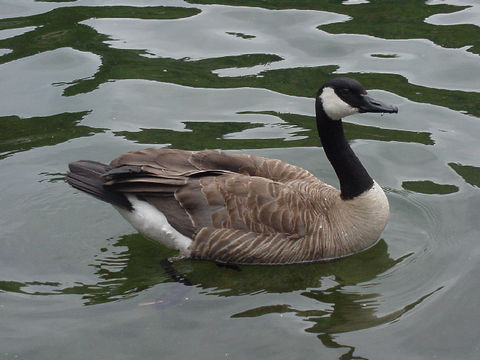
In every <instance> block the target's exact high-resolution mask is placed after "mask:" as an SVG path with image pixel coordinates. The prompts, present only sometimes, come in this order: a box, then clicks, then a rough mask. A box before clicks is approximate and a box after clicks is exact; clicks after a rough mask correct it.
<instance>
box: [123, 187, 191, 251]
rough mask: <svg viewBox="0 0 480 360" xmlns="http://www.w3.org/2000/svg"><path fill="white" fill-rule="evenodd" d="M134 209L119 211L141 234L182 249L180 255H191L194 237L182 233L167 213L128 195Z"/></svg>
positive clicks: (172, 247)
mask: <svg viewBox="0 0 480 360" xmlns="http://www.w3.org/2000/svg"><path fill="white" fill-rule="evenodd" d="M127 198H128V201H130V203H131V204H132V206H133V210H132V211H128V210H126V209H122V208H118V207H116V209H117V210H118V212H119V213H120V214H121V215H122V216H123V217H124V218H125V220H127V221H128V222H129V223H130V224H132V226H133V227H134V228H135V229H136V230H137V231H138V232H139V233H141V234H143V235H145V236H147V237H149V238H150V239H152V240H155V241H158V242H159V243H161V244H163V245H165V246H166V247H168V248H170V249H175V250H180V255H182V256H186V257H188V256H190V249H189V246H190V244H191V243H192V239H190V238H188V237H186V236H184V235H182V234H180V233H179V232H178V231H177V230H175V229H174V228H173V227H172V226H171V225H170V224H169V223H168V220H167V218H166V217H165V215H163V213H162V212H160V211H159V210H158V209H157V208H156V207H154V206H152V205H150V204H149V203H148V202H146V201H143V200H139V199H138V198H137V197H136V196H135V195H127Z"/></svg>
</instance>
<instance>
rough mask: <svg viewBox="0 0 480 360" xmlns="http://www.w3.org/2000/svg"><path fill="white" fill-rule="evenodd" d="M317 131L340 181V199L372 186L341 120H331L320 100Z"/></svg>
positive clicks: (371, 181)
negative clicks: (349, 141)
mask: <svg viewBox="0 0 480 360" xmlns="http://www.w3.org/2000/svg"><path fill="white" fill-rule="evenodd" d="M316 117H317V129H318V135H319V136H320V140H321V141H322V145H323V149H324V150H325V154H326V155H327V158H328V160H329V161H330V163H331V164H332V166H333V168H334V169H335V172H336V174H337V177H338V180H339V181H340V191H341V197H342V199H344V200H347V199H353V198H354V197H356V196H358V195H360V194H361V193H363V192H364V191H366V190H368V189H370V188H371V187H372V186H373V179H372V178H371V177H370V175H368V172H367V170H365V168H364V167H363V165H362V163H361V162H360V160H358V158H357V156H356V155H355V154H354V152H353V150H352V148H351V147H350V145H348V142H347V139H346V138H345V134H344V133H343V125H342V120H331V119H330V118H329V117H328V116H327V114H325V111H324V110H323V106H322V103H321V100H320V99H318V96H317V102H316Z"/></svg>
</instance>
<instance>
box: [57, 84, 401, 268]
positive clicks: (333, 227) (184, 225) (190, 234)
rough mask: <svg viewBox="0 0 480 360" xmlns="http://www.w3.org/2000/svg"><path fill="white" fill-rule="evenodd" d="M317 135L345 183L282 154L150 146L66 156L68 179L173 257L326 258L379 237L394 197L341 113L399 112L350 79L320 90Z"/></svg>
mask: <svg viewBox="0 0 480 360" xmlns="http://www.w3.org/2000/svg"><path fill="white" fill-rule="evenodd" d="M315 111H316V123H317V129H318V135H319V137H320V140H321V142H322V145H323V149H324V151H325V154H326V156H327V158H328V160H329V162H330V163H331V165H332V166H333V169H334V170H335V173H336V175H337V177H338V179H339V183H340V190H337V189H336V188H334V187H332V186H330V185H328V184H326V183H324V182H322V181H321V180H319V179H318V178H317V177H315V176H314V175H313V174H311V173H310V172H309V171H307V170H305V169H302V168H300V167H297V166H295V165H291V164H287V163H285V162H283V161H281V160H277V159H271V158H266V157H261V156H255V155H249V154H232V153H226V152H221V151H217V150H202V151H185V150H178V149H169V148H149V149H145V150H139V151H132V152H128V153H125V154H123V155H121V156H119V157H118V158H116V159H114V160H113V161H112V162H111V163H110V164H109V165H106V164H102V163H99V162H96V161H89V160H80V161H76V162H73V163H70V164H69V169H70V171H69V172H68V173H67V176H66V181H67V182H68V183H69V184H70V185H71V186H73V187H74V188H76V189H78V190H81V191H83V192H85V193H87V194H90V195H92V196H94V197H96V198H97V199H100V200H102V201H104V202H107V203H110V204H111V205H113V206H114V207H115V208H116V209H117V210H118V212H119V213H120V214H121V215H122V216H123V217H124V218H125V219H126V220H127V221H128V222H130V223H131V224H132V225H133V227H134V228H135V229H136V230H137V231H138V232H140V233H142V234H143V235H145V236H146V237H148V238H150V239H152V240H154V241H157V242H159V243H161V244H163V245H164V246H166V247H168V248H171V249H175V250H178V256H175V257H173V258H170V260H171V261H177V260H184V259H202V260H213V261H216V262H218V263H225V264H269V265H274V264H292V263H305V262H322V261H328V260H332V259H337V258H341V257H345V256H348V255H351V254H355V253H357V252H360V251H362V250H365V249H367V248H368V247H370V246H372V245H373V244H375V242H376V241H377V240H378V239H379V237H380V234H381V233H382V231H383V229H384V228H385V226H386V223H387V220H388V217H389V204H388V200H387V197H386V195H385V193H384V192H383V190H382V188H381V187H380V186H379V185H378V184H377V182H376V181H374V180H373V179H372V178H371V177H370V175H369V174H368V172H367V170H366V169H365V168H364V167H363V165H362V163H361V162H360V160H359V159H358V158H357V156H356V155H355V154H354V152H353V150H352V149H351V147H350V146H349V144H348V142H347V140H346V138H345V135H344V132H343V126H342V118H344V117H346V116H349V115H353V114H357V113H366V112H371V113H397V112H398V109H397V107H395V106H391V105H387V104H384V103H382V102H380V101H377V100H374V99H373V98H371V97H370V96H369V95H368V94H367V92H366V90H365V89H364V87H363V86H362V85H361V84H360V83H359V82H358V81H356V80H354V79H351V78H345V77H340V78H334V79H332V80H329V81H327V82H326V83H325V84H324V85H323V86H322V87H321V88H320V89H319V90H318V92H317V95H316V101H315Z"/></svg>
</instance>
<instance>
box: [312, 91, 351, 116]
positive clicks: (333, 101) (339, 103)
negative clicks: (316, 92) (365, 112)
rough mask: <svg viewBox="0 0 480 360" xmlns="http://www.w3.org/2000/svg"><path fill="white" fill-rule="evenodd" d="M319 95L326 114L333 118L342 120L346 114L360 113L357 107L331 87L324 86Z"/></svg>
mask: <svg viewBox="0 0 480 360" xmlns="http://www.w3.org/2000/svg"><path fill="white" fill-rule="evenodd" d="M319 97H320V100H321V101H322V105H323V110H324V111H325V114H327V116H328V117H329V118H330V119H332V120H340V119H341V118H344V117H345V116H348V115H353V114H356V113H358V109H357V108H354V107H353V106H350V105H348V104H347V103H346V102H345V101H343V100H342V99H340V98H339V97H338V95H337V94H335V90H333V89H332V88H331V87H326V88H324V89H323V91H322V93H321V94H320V96H319Z"/></svg>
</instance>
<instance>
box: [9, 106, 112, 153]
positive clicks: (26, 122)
mask: <svg viewBox="0 0 480 360" xmlns="http://www.w3.org/2000/svg"><path fill="white" fill-rule="evenodd" d="M88 113H89V111H82V112H76V113H62V114H57V115H52V116H43V117H31V118H20V117H18V116H3V117H0V159H2V158H5V157H7V156H8V155H11V154H13V153H16V152H19V151H26V150H30V149H33V148H36V147H42V146H49V145H56V144H59V143H62V142H65V141H67V140H70V139H75V138H79V137H85V136H91V135H93V134H95V133H99V132H103V131H104V130H105V129H100V128H92V127H88V126H83V125H78V123H79V122H80V121H81V120H82V119H83V118H84V117H85V116H86V115H87V114H88Z"/></svg>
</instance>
